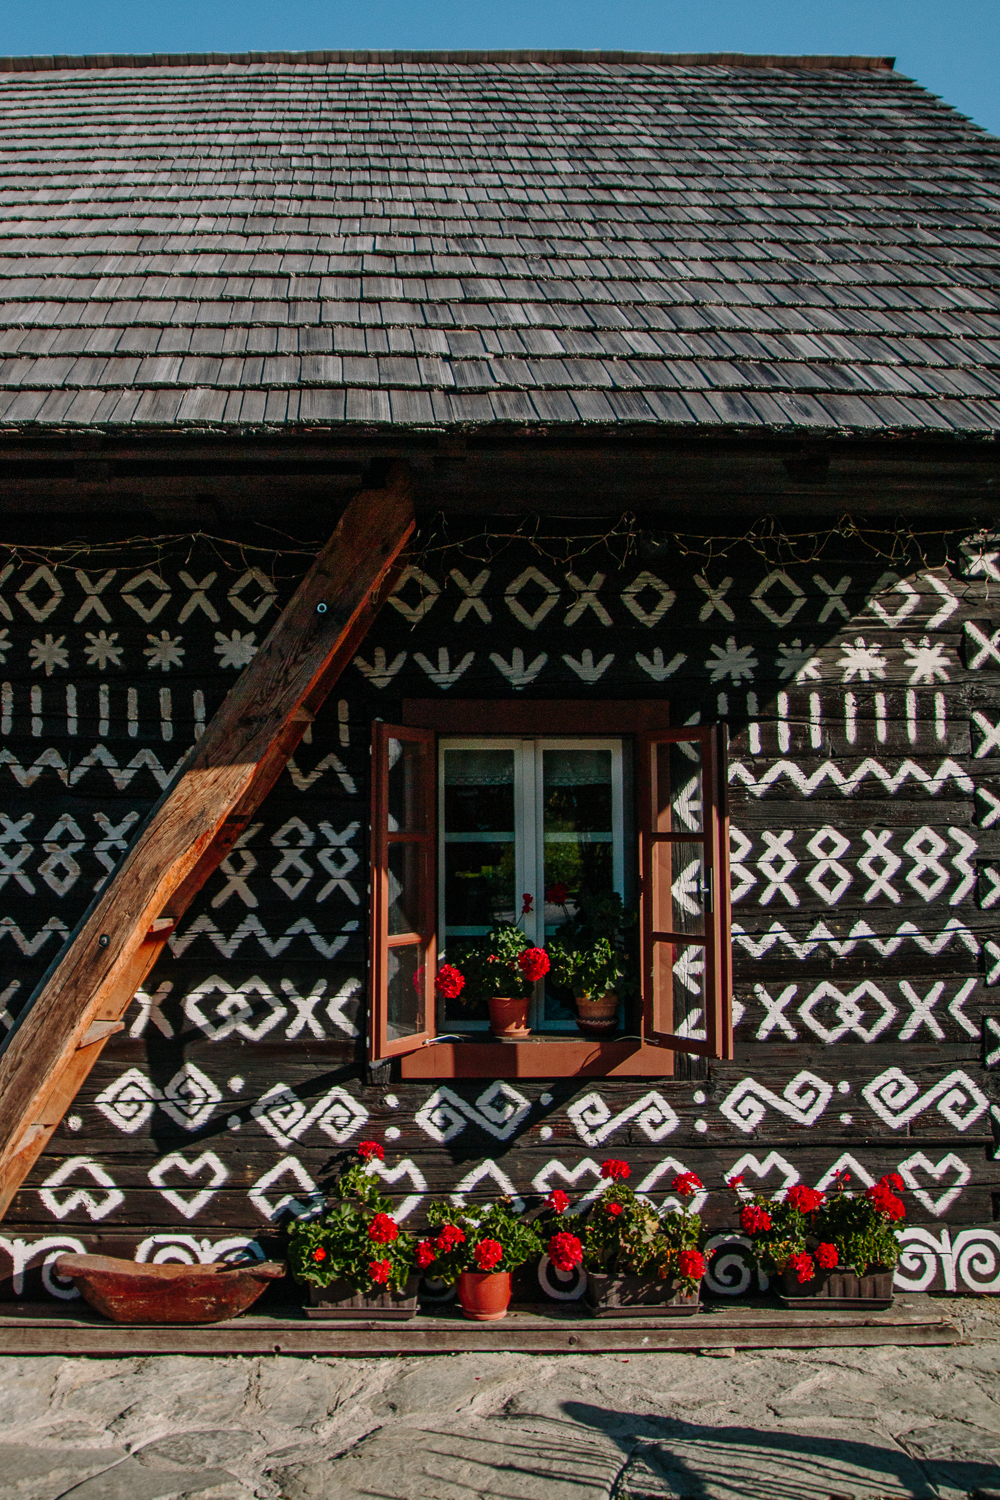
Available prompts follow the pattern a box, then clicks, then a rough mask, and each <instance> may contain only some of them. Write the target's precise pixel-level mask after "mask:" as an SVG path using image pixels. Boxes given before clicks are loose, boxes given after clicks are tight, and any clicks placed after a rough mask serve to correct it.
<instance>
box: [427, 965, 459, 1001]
mask: <svg viewBox="0 0 1000 1500" xmlns="http://www.w3.org/2000/svg"><path fill="white" fill-rule="evenodd" d="M434 988H435V989H436V990H437V992H438V994H439V995H443V996H444V998H445V999H446V1000H454V999H456V998H457V997H458V996H459V995H460V994H461V993H462V991H463V990H464V988H465V975H464V974H463V973H462V971H461V969H456V968H455V965H454V964H442V965H441V967H440V969H438V971H437V978H436V979H435V981H434Z"/></svg>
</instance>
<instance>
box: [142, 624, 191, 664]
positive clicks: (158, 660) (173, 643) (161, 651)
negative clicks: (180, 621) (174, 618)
mask: <svg viewBox="0 0 1000 1500" xmlns="http://www.w3.org/2000/svg"><path fill="white" fill-rule="evenodd" d="M146 639H147V641H149V642H150V644H149V645H148V646H144V647H143V655H144V656H147V657H148V658H149V667H150V671H152V669H153V668H154V667H160V668H161V669H162V670H163V671H164V672H169V671H170V668H171V667H179V666H181V665H183V662H184V647H183V646H182V645H181V641H182V639H183V637H182V636H179V635H176V636H171V635H168V634H167V632H166V631H165V630H161V631H160V634H159V635H158V636H156V635H147V637H146Z"/></svg>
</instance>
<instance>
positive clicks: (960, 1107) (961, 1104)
mask: <svg viewBox="0 0 1000 1500" xmlns="http://www.w3.org/2000/svg"><path fill="white" fill-rule="evenodd" d="M861 1095H862V1098H863V1099H864V1100H865V1102H866V1103H867V1104H868V1105H869V1106H870V1108H871V1109H873V1110H874V1111H875V1113H876V1114H877V1115H878V1116H879V1118H880V1119H881V1120H884V1121H885V1123H886V1125H888V1126H889V1128H890V1130H899V1129H901V1128H902V1126H904V1125H908V1124H909V1123H910V1121H911V1120H913V1119H915V1118H916V1117H917V1115H920V1114H923V1112H924V1111H925V1110H927V1109H930V1108H931V1107H932V1105H934V1104H936V1105H937V1107H938V1109H939V1111H940V1113H941V1114H942V1115H943V1116H944V1118H945V1119H946V1120H947V1121H948V1124H949V1125H951V1126H952V1127H953V1129H955V1130H968V1128H969V1126H970V1125H971V1124H972V1123H973V1121H974V1120H978V1119H979V1116H980V1115H981V1114H982V1113H983V1111H984V1110H985V1109H987V1108H988V1107H989V1100H988V1099H987V1098H986V1095H985V1094H984V1093H983V1092H982V1090H981V1089H980V1088H978V1087H977V1085H976V1084H975V1083H974V1082H973V1081H972V1079H971V1078H970V1077H969V1075H968V1073H963V1072H962V1071H961V1069H960V1068H956V1069H955V1071H954V1072H953V1073H948V1074H946V1075H945V1077H944V1078H940V1079H939V1080H938V1082H937V1083H936V1084H935V1085H934V1086H933V1088H930V1089H928V1090H927V1092H926V1093H924V1094H922V1093H921V1092H920V1087H919V1085H918V1084H916V1083H914V1082H913V1080H912V1079H911V1078H908V1077H907V1076H906V1074H905V1073H904V1072H903V1071H902V1070H901V1069H900V1068H886V1070H885V1072H884V1073H880V1074H879V1075H878V1077H877V1078H873V1079H872V1081H871V1083H869V1084H866V1085H865V1087H864V1088H863V1089H862V1090H861Z"/></svg>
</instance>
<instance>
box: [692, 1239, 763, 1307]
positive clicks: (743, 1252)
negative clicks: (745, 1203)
mask: <svg viewBox="0 0 1000 1500" xmlns="http://www.w3.org/2000/svg"><path fill="white" fill-rule="evenodd" d="M713 1251H716V1252H717V1253H716V1254H714V1255H713V1253H712V1252H713ZM705 1259H706V1260H707V1261H708V1270H707V1271H706V1273H705V1285H706V1287H707V1288H708V1290H709V1291H710V1292H712V1293H713V1295H714V1296H716V1297H742V1295H743V1293H744V1292H748V1291H749V1290H750V1287H751V1285H752V1283H753V1281H754V1280H755V1279H756V1281H757V1284H758V1286H759V1288H760V1290H761V1291H766V1290H767V1286H768V1278H767V1277H766V1276H765V1275H764V1273H763V1272H762V1271H758V1270H757V1268H756V1266H755V1265H754V1263H753V1260H752V1258H751V1255H750V1241H749V1240H748V1239H745V1238H744V1237H743V1235H741V1234H717V1235H715V1236H714V1237H713V1238H712V1239H710V1240H709V1241H708V1244H707V1245H706V1246H705Z"/></svg>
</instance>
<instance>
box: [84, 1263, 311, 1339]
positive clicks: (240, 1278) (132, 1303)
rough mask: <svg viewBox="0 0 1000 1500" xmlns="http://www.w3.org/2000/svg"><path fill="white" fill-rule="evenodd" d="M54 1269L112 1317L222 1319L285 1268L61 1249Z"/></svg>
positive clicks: (154, 1320)
mask: <svg viewBox="0 0 1000 1500" xmlns="http://www.w3.org/2000/svg"><path fill="white" fill-rule="evenodd" d="M54 1270H55V1273H56V1275H57V1276H62V1277H65V1278H67V1279H68V1280H71V1281H72V1282H73V1284H74V1286H76V1287H77V1289H78V1290H79V1291H80V1292H81V1293H82V1294H83V1296H84V1297H85V1299H86V1300H87V1302H89V1303H90V1305H91V1307H94V1308H96V1309H97V1311H98V1312H100V1313H103V1314H104V1316H105V1317H106V1318H111V1320H112V1321H113V1322H115V1323H221V1322H222V1321H223V1320H224V1319H226V1318H235V1317H237V1316H238V1314H239V1313H241V1312H246V1310H247V1308H248V1307H251V1306H252V1305H253V1304H254V1303H255V1302H256V1300H257V1298H258V1297H259V1296H260V1294H261V1293H262V1292H263V1290H264V1288H265V1287H266V1286H267V1283H268V1282H269V1281H274V1280H275V1279H276V1278H277V1277H278V1276H284V1274H285V1267H284V1266H283V1265H282V1264H280V1262H278V1261H273V1260H264V1261H255V1262H248V1263H247V1264H245V1265H235V1266H234V1265H229V1264H228V1263H227V1262H226V1261H221V1260H218V1261H213V1262H212V1263H211V1264H210V1265H207V1266H201V1265H199V1266H186V1265H177V1264H174V1263H172V1262H171V1263H167V1264H165V1265H141V1264H140V1263H139V1262H138V1261H134V1260H119V1259H117V1258H116V1257H114V1256H111V1255H60V1256H59V1258H58V1260H57V1261H56V1263H55V1266H54Z"/></svg>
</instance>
